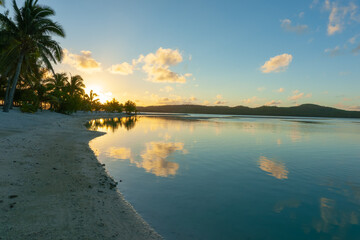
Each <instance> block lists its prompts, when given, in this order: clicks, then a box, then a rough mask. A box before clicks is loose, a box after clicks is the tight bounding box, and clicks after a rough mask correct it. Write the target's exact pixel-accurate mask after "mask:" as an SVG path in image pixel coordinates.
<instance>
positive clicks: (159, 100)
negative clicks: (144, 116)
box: [151, 94, 198, 105]
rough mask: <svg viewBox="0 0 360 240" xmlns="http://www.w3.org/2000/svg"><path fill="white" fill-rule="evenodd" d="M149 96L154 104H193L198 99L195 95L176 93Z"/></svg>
mask: <svg viewBox="0 0 360 240" xmlns="http://www.w3.org/2000/svg"><path fill="white" fill-rule="evenodd" d="M151 98H152V100H153V101H155V102H156V104H160V105H180V104H193V103H195V102H196V101H198V99H197V98H196V97H193V96H192V97H189V98H186V97H181V96H177V95H170V96H169V97H159V96H158V95H155V94H152V95H151Z"/></svg>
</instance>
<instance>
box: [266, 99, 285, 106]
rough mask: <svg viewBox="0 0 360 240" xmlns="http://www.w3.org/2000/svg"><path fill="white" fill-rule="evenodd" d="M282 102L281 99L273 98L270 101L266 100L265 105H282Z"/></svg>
mask: <svg viewBox="0 0 360 240" xmlns="http://www.w3.org/2000/svg"><path fill="white" fill-rule="evenodd" d="M280 104H281V100H277V101H275V100H272V101H270V102H266V103H265V104H264V105H265V106H277V105H280Z"/></svg>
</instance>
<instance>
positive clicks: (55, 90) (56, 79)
mask: <svg viewBox="0 0 360 240" xmlns="http://www.w3.org/2000/svg"><path fill="white" fill-rule="evenodd" d="M68 84H69V82H68V77H67V76H66V73H56V74H54V76H53V77H52V78H49V79H47V80H46V87H47V89H49V91H50V96H49V98H50V104H51V109H53V108H54V106H55V110H58V108H59V104H60V102H62V101H63V100H64V97H65V94H66V91H65V88H66V86H67V85H68Z"/></svg>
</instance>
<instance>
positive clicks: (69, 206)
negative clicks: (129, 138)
mask: <svg viewBox="0 0 360 240" xmlns="http://www.w3.org/2000/svg"><path fill="white" fill-rule="evenodd" d="M101 116H109V114H90V113H89V114H75V115H72V116H67V115H62V114H57V113H53V112H48V111H44V112H38V113H35V114H23V113H20V112H19V111H17V110H13V111H11V112H10V113H3V112H0V149H1V154H0V166H1V168H0V239H161V237H160V236H159V235H158V234H157V233H156V232H155V231H154V230H153V229H152V228H151V227H150V226H149V225H148V224H147V223H145V222H144V221H143V219H142V218H141V216H139V215H138V214H137V213H136V211H135V210H134V209H133V208H132V206H131V205H130V204H129V203H127V202H126V201H125V200H124V198H123V197H122V195H121V193H119V192H118V190H117V188H116V183H115V182H114V181H113V180H112V179H111V177H110V176H109V175H108V174H107V173H106V171H105V169H104V166H101V164H100V163H99V162H98V160H97V159H96V157H95V155H94V153H93V151H92V150H91V149H90V147H89V141H90V140H91V139H93V138H95V137H98V136H101V134H102V133H99V132H93V131H89V130H87V129H86V128H85V127H84V124H85V122H86V121H87V120H89V119H92V118H95V117H101ZM110 116H115V115H114V114H113V115H111V114H110ZM116 116H119V114H117V115H116Z"/></svg>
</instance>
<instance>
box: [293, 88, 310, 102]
mask: <svg viewBox="0 0 360 240" xmlns="http://www.w3.org/2000/svg"><path fill="white" fill-rule="evenodd" d="M311 97H312V94H311V93H308V94H306V95H305V93H302V92H299V90H295V91H293V96H291V97H289V100H293V101H297V100H299V99H301V98H311Z"/></svg>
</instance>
